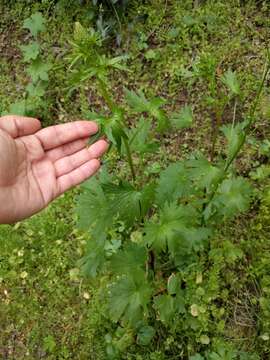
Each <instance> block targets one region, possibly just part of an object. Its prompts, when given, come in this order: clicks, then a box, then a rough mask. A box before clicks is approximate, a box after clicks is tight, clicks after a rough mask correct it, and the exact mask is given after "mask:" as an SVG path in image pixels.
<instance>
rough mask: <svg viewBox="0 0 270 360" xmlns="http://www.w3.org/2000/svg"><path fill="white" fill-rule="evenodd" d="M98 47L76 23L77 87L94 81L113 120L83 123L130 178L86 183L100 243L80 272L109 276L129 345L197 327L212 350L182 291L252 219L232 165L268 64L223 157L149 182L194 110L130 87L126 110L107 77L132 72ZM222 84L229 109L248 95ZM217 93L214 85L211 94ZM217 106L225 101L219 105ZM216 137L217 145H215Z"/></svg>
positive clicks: (228, 80)
mask: <svg viewBox="0 0 270 360" xmlns="http://www.w3.org/2000/svg"><path fill="white" fill-rule="evenodd" d="M100 44H101V43H100V39H99V37H98V36H97V34H96V33H95V32H94V31H93V30H90V32H87V30H86V29H84V28H83V27H82V26H81V25H80V24H76V26H75V37H74V42H73V43H72V46H73V52H72V54H71V56H70V58H69V61H70V64H71V65H70V68H71V70H72V72H73V76H72V84H73V88H74V87H75V86H81V85H82V84H83V83H84V81H86V80H89V79H90V78H91V79H92V81H94V82H95V84H96V87H97V89H98V91H99V93H100V95H101V96H102V97H103V99H104V101H105V103H106V104H107V108H108V112H107V113H104V114H102V115H100V114H96V113H92V112H90V111H85V112H84V116H87V117H88V118H89V119H95V120H96V121H98V123H99V125H100V132H99V134H98V136H97V137H99V136H104V135H105V136H106V137H107V138H108V139H109V140H110V142H111V144H112V145H113V147H115V149H116V150H117V153H118V157H119V166H120V167H124V168H126V167H125V165H124V160H125V159H126V164H127V165H128V167H129V169H130V172H129V174H128V172H127V171H126V170H124V171H120V169H117V164H115V163H113V164H112V165H111V166H110V165H109V166H108V171H103V172H102V173H101V175H100V176H99V179H98V180H97V179H96V178H95V179H91V180H90V181H88V182H87V183H86V184H85V185H84V187H83V192H82V194H81V195H80V196H79V199H78V206H77V214H78V218H79V227H81V228H83V229H86V230H89V231H90V234H91V238H92V239H91V241H90V242H89V248H88V252H87V254H86V256H85V257H84V258H83V259H82V261H81V266H82V267H83V268H84V270H85V271H86V273H88V274H89V275H91V276H96V275H97V274H100V273H106V274H110V279H111V281H110V285H109V290H108V292H107V297H108V304H109V305H108V313H109V317H110V318H111V320H112V321H113V322H115V323H117V324H119V325H120V326H121V327H124V328H126V329H128V331H129V340H128V343H129V342H130V337H132V338H133V341H137V343H145V344H148V343H150V342H151V340H152V338H154V337H155V329H157V328H158V327H159V326H160V325H159V324H162V326H164V327H165V328H168V329H170V331H172V332H175V331H177V327H178V326H179V324H181V323H182V324H184V325H183V326H185V327H190V329H192V328H193V326H195V324H196V327H199V328H200V331H199V339H198V341H199V342H201V343H202V344H206V340H207V343H209V341H210V340H208V337H207V336H206V335H204V332H205V331H207V325H206V321H205V320H206V318H205V316H206V315H204V314H205V310H204V306H203V305H200V304H199V303H190V301H191V299H189V296H190V295H189V292H187V291H185V290H184V288H182V286H183V284H184V276H185V275H184V274H185V273H186V272H187V271H188V269H190V268H192V267H194V266H200V265H199V264H200V261H199V256H200V254H203V252H205V251H207V249H208V248H209V246H210V240H211V239H212V238H213V237H214V236H215V234H216V231H217V230H218V229H219V228H220V226H222V224H224V223H225V222H227V221H229V220H231V219H232V218H233V217H235V216H237V215H238V214H240V213H242V212H244V211H246V210H247V209H248V207H249V204H250V202H251V198H252V187H251V185H250V184H249V182H248V180H247V179H245V178H243V177H241V176H239V175H237V174H236V172H235V169H234V168H233V166H232V165H233V163H234V160H235V159H236V158H237V156H238V155H239V152H240V151H241V149H242V147H243V145H244V143H245V140H246V137H247V134H248V132H249V130H250V128H251V126H252V125H253V123H254V121H255V114H256V110H257V106H258V101H259V98H260V95H261V92H262V90H263V86H264V83H265V79H266V77H267V75H268V72H269V68H270V67H269V61H268V59H267V64H266V69H265V72H264V75H263V78H262V80H261V83H260V86H259V89H258V91H257V94H256V97H255V100H254V103H253V104H252V105H251V108H250V110H249V113H248V114H246V116H245V120H244V121H243V122H237V123H236V119H233V121H232V123H231V124H229V125H226V126H223V127H222V133H223V134H224V135H225V140H226V143H227V145H226V153H225V154H218V156H216V157H215V158H214V155H215V154H214V152H213V150H212V152H211V155H210V158H211V159H212V161H209V160H208V158H207V157H206V156H205V155H204V154H202V153H200V152H199V151H197V152H194V153H192V154H191V155H190V156H189V157H188V158H186V159H183V160H179V161H176V162H175V163H172V164H169V165H168V166H167V168H165V169H164V170H162V171H160V173H158V174H149V173H148V172H146V171H145V170H146V167H147V166H148V165H149V162H151V161H153V159H154V158H155V156H153V153H154V152H155V151H157V148H158V142H160V141H162V136H166V134H168V133H170V132H171V131H174V132H175V131H180V130H181V129H183V128H186V127H190V126H192V118H193V115H192V110H191V108H190V107H189V106H188V105H186V106H185V107H183V108H182V109H180V111H178V112H175V113H173V114H167V113H166V111H165V110H164V105H165V104H166V101H165V100H164V99H163V98H159V97H152V98H148V97H146V95H145V94H144V92H142V91H137V92H135V91H132V90H127V89H125V91H124V94H125V102H123V103H121V102H118V101H117V102H116V101H115V100H114V98H113V96H112V94H113V90H112V89H111V87H110V81H109V73H110V70H126V69H125V67H123V66H122V65H120V64H121V61H122V60H123V58H108V57H107V56H106V55H105V54H100ZM222 81H223V83H224V84H225V85H226V87H227V89H228V91H229V93H228V95H227V94H226V96H225V95H224V96H223V97H224V98H225V99H226V101H228V100H227V99H231V98H233V97H234V96H237V95H238V94H239V93H240V84H239V82H238V81H237V78H236V76H235V74H234V73H233V72H231V71H228V72H227V73H226V74H225V75H224V76H223V78H222ZM215 86H216V85H215V84H214V83H213V96H214V95H216V90H215ZM214 101H217V102H218V103H219V102H220V99H219V98H218V100H215V99H214ZM225 103H226V102H225ZM222 104H223V101H222ZM223 107H224V105H223V106H222V107H221V108H223ZM129 119H132V126H131V127H130V126H128V123H129ZM218 130H219V129H218ZM218 134H219V131H217V133H216V135H215V136H214V137H213V146H214V144H215V142H216V137H217V136H218ZM94 140H96V138H94ZM92 141H93V140H91V142H92ZM221 155H223V156H221ZM224 157H225V159H224ZM119 174H123V175H122V176H121V175H119ZM236 254H237V255H236V257H238V256H239V254H238V253H236ZM219 271H220V270H219ZM198 281H199V280H198ZM198 301H199V298H198ZM207 316H208V315H207ZM177 319H178V320H179V321H177ZM180 319H181V321H180ZM146 329H147V330H146ZM144 333H145V334H146V335H143V336H142V335H140V334H144ZM142 339H143V340H142ZM200 339H201V340H200ZM124 343H125V344H126V340H125V341H124ZM113 344H114V342H113V341H111V340H110V341H109V345H108V346H109V347H108V355H110V356H111V358H114V357H117V356H118V355H117V354H118V352H119V351H120V352H121V346H120V348H119V347H117V346H116V345H113ZM113 346H114V347H113ZM112 348H113V349H114V350H112ZM214 356H216V355H215V354H214V353H213V356H212V357H213V358H214ZM217 356H218V355H217Z"/></svg>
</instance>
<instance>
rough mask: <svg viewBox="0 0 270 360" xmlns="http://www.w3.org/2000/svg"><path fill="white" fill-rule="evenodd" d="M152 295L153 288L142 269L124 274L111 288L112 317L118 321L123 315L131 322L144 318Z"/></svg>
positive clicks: (110, 307)
mask: <svg viewBox="0 0 270 360" xmlns="http://www.w3.org/2000/svg"><path fill="white" fill-rule="evenodd" d="M133 275H134V276H133ZM151 295H152V288H151V286H150V284H149V283H148V282H147V280H146V277H145V273H144V272H143V271H142V270H141V271H139V270H137V271H136V272H135V274H132V273H130V275H125V276H123V277H122V278H120V279H119V280H118V281H117V282H116V283H115V284H114V285H113V286H112V287H111V289H110V301H109V313H110V317H111V319H112V320H113V321H118V320H120V318H121V317H123V319H124V320H125V321H127V322H128V323H130V324H134V323H136V322H138V320H140V319H142V318H143V313H145V312H147V305H148V303H149V301H150V299H151Z"/></svg>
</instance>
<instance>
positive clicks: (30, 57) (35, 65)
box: [5, 12, 51, 116]
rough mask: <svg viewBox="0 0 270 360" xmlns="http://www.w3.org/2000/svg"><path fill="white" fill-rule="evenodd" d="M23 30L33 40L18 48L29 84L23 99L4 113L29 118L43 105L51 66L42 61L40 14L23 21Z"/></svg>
mask: <svg viewBox="0 0 270 360" xmlns="http://www.w3.org/2000/svg"><path fill="white" fill-rule="evenodd" d="M23 28H24V29H27V30H28V31H29V32H30V34H31V36H32V38H33V40H31V41H30V42H29V43H28V44H27V45H21V46H20V49H21V51H22V54H23V61H24V63H26V64H27V67H26V73H27V76H28V77H29V79H30V82H29V83H28V85H27V86H26V89H25V90H26V93H25V95H24V98H23V99H22V100H19V101H16V102H15V103H13V104H11V105H10V107H9V110H8V111H7V112H5V113H11V114H16V115H30V116H31V115H35V114H36V113H37V110H38V109H40V108H42V106H43V104H44V99H45V93H46V89H47V86H48V82H49V71H50V69H51V65H50V64H49V63H48V62H46V61H44V60H43V59H42V47H41V43H40V40H39V35H40V34H41V33H42V32H44V31H45V30H46V27H45V19H44V17H43V16H42V14H41V13H39V12H37V13H34V14H32V15H31V16H30V17H29V18H27V19H26V20H25V21H24V23H23Z"/></svg>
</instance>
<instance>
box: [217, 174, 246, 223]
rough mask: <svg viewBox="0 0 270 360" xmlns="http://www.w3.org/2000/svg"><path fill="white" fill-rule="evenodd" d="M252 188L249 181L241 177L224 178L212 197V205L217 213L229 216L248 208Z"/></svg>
mask: <svg viewBox="0 0 270 360" xmlns="http://www.w3.org/2000/svg"><path fill="white" fill-rule="evenodd" d="M251 195H252V188H251V186H250V184H249V182H248V181H247V180H246V179H244V178H242V177H240V176H239V177H237V178H231V179H227V180H224V181H223V182H222V184H221V185H220V187H219V190H218V193H217V195H216V196H215V198H214V199H213V205H214V206H215V207H216V209H217V211H218V213H219V214H221V215H223V216H225V217H228V218H231V217H233V216H235V215H237V214H239V213H241V212H244V211H246V210H247V209H248V208H249V204H250V201H251Z"/></svg>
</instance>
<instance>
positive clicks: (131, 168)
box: [123, 138, 136, 181]
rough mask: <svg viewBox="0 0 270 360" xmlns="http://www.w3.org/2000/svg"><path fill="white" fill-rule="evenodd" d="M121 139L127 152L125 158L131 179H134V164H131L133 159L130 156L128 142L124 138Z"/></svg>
mask: <svg viewBox="0 0 270 360" xmlns="http://www.w3.org/2000/svg"><path fill="white" fill-rule="evenodd" d="M123 141H124V145H125V148H126V152H127V159H128V164H129V167H130V171H131V175H132V179H133V181H135V180H136V175H135V170H134V165H133V160H132V156H131V151H130V147H129V143H128V141H127V139H126V138H123Z"/></svg>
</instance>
